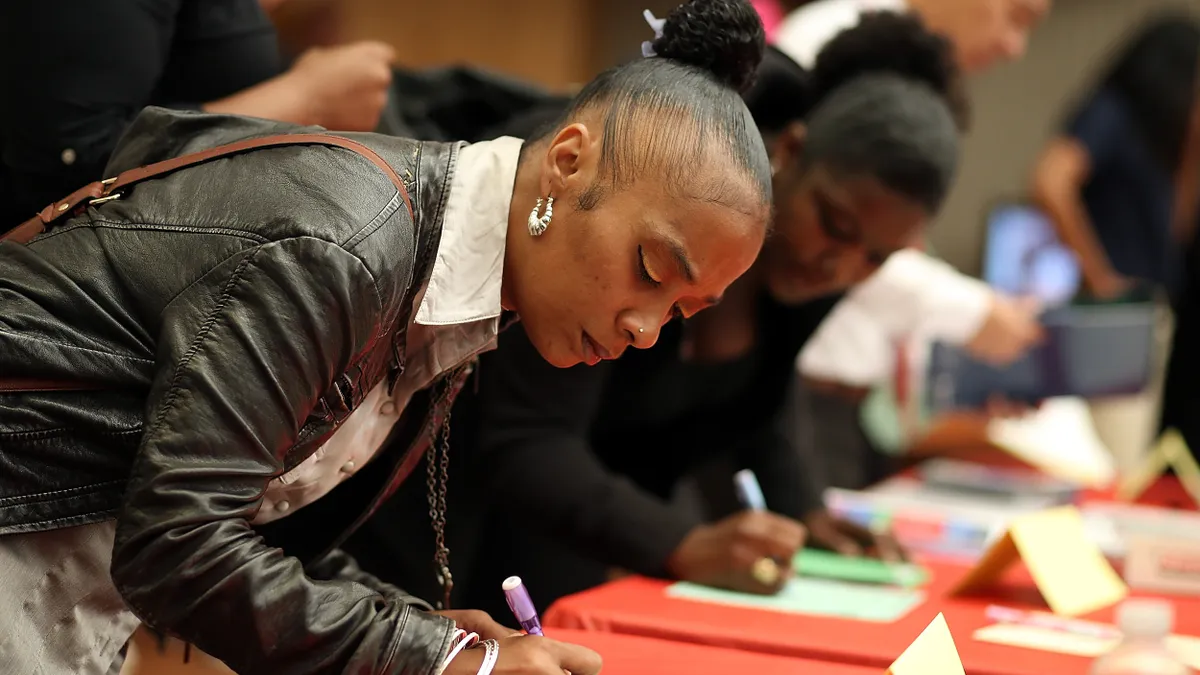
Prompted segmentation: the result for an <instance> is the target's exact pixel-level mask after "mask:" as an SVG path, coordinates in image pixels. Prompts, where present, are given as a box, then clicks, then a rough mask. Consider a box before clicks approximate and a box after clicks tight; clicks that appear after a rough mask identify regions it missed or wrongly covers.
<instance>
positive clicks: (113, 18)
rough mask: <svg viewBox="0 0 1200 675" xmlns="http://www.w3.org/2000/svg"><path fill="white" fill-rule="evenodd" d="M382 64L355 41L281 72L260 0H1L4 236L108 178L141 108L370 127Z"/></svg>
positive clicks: (385, 53) (385, 70) (0, 214)
mask: <svg viewBox="0 0 1200 675" xmlns="http://www.w3.org/2000/svg"><path fill="white" fill-rule="evenodd" d="M278 2H279V0H274V2H273V4H278ZM391 60H392V50H391V48H390V47H388V46H387V45H383V44H380V43H374V42H364V43H356V44H351V45H346V46H344V47H336V48H330V49H314V50H310V51H309V52H306V53H305V54H304V55H302V56H301V57H300V58H299V59H297V61H296V62H295V64H294V65H293V66H292V67H291V68H289V69H285V67H284V63H283V61H282V59H281V57H280V53H279V49H278V45H277V44H276V37H275V29H274V27H273V26H272V25H271V23H270V21H269V20H268V19H267V16H266V15H265V14H264V12H263V9H262V7H260V5H259V0H163V1H157V2H152V1H150V0H104V1H103V2H96V1H95V0H56V1H55V2H43V1H40V0H5V1H4V2H2V3H0V233H2V232H4V231H6V230H8V229H10V228H12V227H15V226H17V225H19V224H20V223H21V222H23V221H24V220H26V219H27V218H30V217H32V216H33V214H34V213H36V212H37V211H39V210H41V209H42V208H43V207H45V206H46V205H47V204H49V203H51V202H53V201H54V200H56V199H60V198H62V197H64V196H65V195H67V194H69V193H71V192H73V191H74V190H76V189H78V188H79V187H81V186H83V185H86V184H88V183H90V182H92V181H94V180H99V179H101V178H104V177H105V176H104V168H105V164H107V163H108V159H109V155H110V154H111V153H112V150H113V148H114V147H115V146H116V144H117V140H118V139H119V138H120V137H121V135H122V134H123V133H124V132H125V129H126V128H127V127H128V126H129V124H130V122H131V121H132V120H133V118H134V117H135V116H136V115H137V114H138V113H139V112H140V111H141V110H142V108H144V107H146V106H147V105H158V106H164V107H170V108H176V109H204V110H207V111H209V112H218V113H232V114H239V115H249V116H252V117H264V118H268V119H274V120H279V121H282V122H292V123H296V124H317V125H321V126H324V127H327V128H331V129H336V130H339V131H372V130H374V128H375V125H376V124H377V122H378V120H379V115H380V112H381V111H382V109H383V106H384V103H385V101H386V97H387V88H388V85H389V82H390V79H391V71H390V69H389V65H388V64H389V62H390V61H391Z"/></svg>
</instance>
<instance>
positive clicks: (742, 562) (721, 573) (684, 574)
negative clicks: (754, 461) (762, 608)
mask: <svg viewBox="0 0 1200 675" xmlns="http://www.w3.org/2000/svg"><path fill="white" fill-rule="evenodd" d="M735 487H737V489H738V493H739V499H741V501H742V504H743V506H745V507H746V510H745V511H742V512H741V513H738V514H735V515H733V516H730V517H728V518H725V519H724V520H721V521H719V522H717V523H714V524H711V525H701V526H699V527H696V528H694V529H693V530H692V531H691V532H689V533H688V534H687V536H686V537H685V538H684V540H683V542H682V543H681V544H680V545H679V546H678V547H676V549H675V551H674V552H673V553H672V554H671V557H670V558H669V559H668V561H667V571H668V572H669V573H670V574H671V575H672V576H675V577H676V578H679V579H682V580H684V581H692V582H695V583H701V584H705V585H707V586H716V587H719V588H728V589H731V590H736V591H742V592H745V593H756V594H761V595H770V594H773V593H777V592H779V590H780V589H781V588H783V585H784V584H785V583H787V580H788V579H789V578H790V577H791V575H792V566H791V561H792V558H794V557H795V555H796V553H797V552H799V550H800V548H801V547H802V546H803V545H804V538H805V531H804V526H802V525H801V524H800V523H798V522H796V521H794V520H792V519H790V518H785V517H783V516H780V515H777V514H773V513H770V512H768V511H767V510H766V508H765V507H766V503H765V500H764V499H763V497H762V490H761V489H759V487H758V481H757V480H756V479H755V478H754V474H752V473H749V472H744V473H740V474H738V477H737V478H736V479H735Z"/></svg>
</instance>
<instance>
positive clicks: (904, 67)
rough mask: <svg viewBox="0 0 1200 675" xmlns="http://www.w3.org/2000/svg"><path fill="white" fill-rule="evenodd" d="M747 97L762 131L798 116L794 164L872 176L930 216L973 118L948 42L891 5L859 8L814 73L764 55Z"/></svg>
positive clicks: (819, 58)
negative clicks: (799, 148)
mask: <svg viewBox="0 0 1200 675" xmlns="http://www.w3.org/2000/svg"><path fill="white" fill-rule="evenodd" d="M748 100H749V102H750V108H751V110H752V111H753V113H754V116H755V119H756V120H757V121H758V123H759V127H760V129H762V131H763V132H764V133H767V134H771V133H777V132H779V131H782V130H783V129H784V128H786V127H787V126H788V125H789V124H791V123H792V122H794V121H796V120H803V121H804V122H805V125H806V126H807V137H806V142H805V147H804V152H803V153H802V157H801V161H803V162H805V163H806V164H809V165H816V164H822V165H824V166H826V167H827V168H829V169H831V170H834V171H836V172H840V173H842V174H846V175H865V176H870V177H872V178H875V179H877V180H878V181H880V182H881V183H883V185H884V186H885V187H887V188H889V189H891V190H893V191H895V192H897V193H899V194H901V195H903V196H905V197H907V198H909V199H912V200H914V201H916V202H918V203H919V204H921V205H922V207H924V208H925V209H926V210H927V211H929V212H930V213H934V212H936V211H937V210H938V209H939V208H940V207H941V204H942V202H943V201H944V199H945V197H946V193H947V192H948V190H949V187H950V184H951V181H952V180H953V177H954V173H955V171H956V170H957V163H958V136H959V131H960V130H962V129H965V128H966V126H967V123H968V120H969V117H970V108H969V106H968V103H967V98H966V95H965V93H964V89H963V85H962V79H961V76H960V73H959V71H958V66H957V65H956V62H955V60H954V53H953V49H952V47H951V45H950V43H949V42H948V41H947V40H945V39H944V38H942V37H940V36H938V35H935V34H933V33H931V32H930V31H929V30H928V29H927V28H926V27H925V26H924V24H923V23H922V22H921V20H920V19H919V18H917V17H916V16H915V15H912V14H897V13H893V12H873V13H868V14H865V15H863V17H862V20H861V22H860V23H859V24H858V25H857V26H855V27H853V28H850V29H847V30H845V31H843V32H842V33H840V34H839V35H837V36H836V37H834V39H833V40H831V41H830V42H829V44H827V45H826V46H825V47H824V49H822V50H821V52H820V54H819V55H818V56H817V62H816V64H815V65H814V67H813V69H812V71H811V72H810V71H804V70H803V69H802V68H800V66H798V65H797V64H796V63H795V62H794V61H791V59H788V58H787V57H786V56H784V55H783V54H782V53H779V52H772V53H768V54H767V58H766V59H765V60H764V63H763V71H762V72H761V73H760V77H759V82H758V84H757V85H755V87H754V89H753V90H751V93H750V94H749V96H748Z"/></svg>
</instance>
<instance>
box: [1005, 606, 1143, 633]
mask: <svg viewBox="0 0 1200 675" xmlns="http://www.w3.org/2000/svg"><path fill="white" fill-rule="evenodd" d="M985 616H987V618H989V619H991V620H992V621H995V622H997V623H1011V624H1017V625H1019V626H1029V627H1033V628H1045V629H1046V630H1054V631H1060V632H1063V633H1070V634H1072V635H1085V636H1088V637H1096V638H1102V639H1113V638H1119V637H1121V631H1119V630H1117V629H1116V628H1115V627H1113V626H1107V625H1105V624H1102V623H1095V622H1093V621H1082V620H1079V619H1067V618H1063V617H1060V616H1055V615H1053V614H1046V613H1044V612H1025V611H1022V610H1019V609H1012V608H1010V607H1001V606H999V605H989V606H988V608H987V611H986V613H985Z"/></svg>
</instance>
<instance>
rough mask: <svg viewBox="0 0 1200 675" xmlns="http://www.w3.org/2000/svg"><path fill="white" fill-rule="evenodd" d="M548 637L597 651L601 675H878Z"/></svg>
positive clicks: (738, 654)
mask: <svg viewBox="0 0 1200 675" xmlns="http://www.w3.org/2000/svg"><path fill="white" fill-rule="evenodd" d="M548 635H549V636H550V637H552V638H554V639H556V640H562V641H564V642H573V643H575V644H580V645H584V646H585V647H590V648H591V649H594V650H596V651H597V652H599V653H600V655H601V656H603V657H604V673H603V675H706V674H707V675H731V674H733V673H745V674H746V675H798V674H803V675H868V673H869V674H870V675H880V672H879V670H878V669H876V668H868V667H864V666H855V665H849V664H842V663H830V662H826V661H814V660H812V659H799V658H793V657H785V656H774V655H769V654H756V653H752V652H744V651H737V650H734V649H723V648H720V647H710V646H704V645H697V644H688V643H682V642H668V641H666V640H655V639H653V638H646V637H637V636H631V635H619V634H615V633H598V632H589V631H577V630H569V629H556V630H553V631H550V632H549V633H548Z"/></svg>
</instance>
